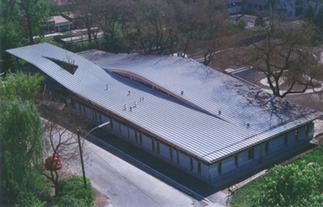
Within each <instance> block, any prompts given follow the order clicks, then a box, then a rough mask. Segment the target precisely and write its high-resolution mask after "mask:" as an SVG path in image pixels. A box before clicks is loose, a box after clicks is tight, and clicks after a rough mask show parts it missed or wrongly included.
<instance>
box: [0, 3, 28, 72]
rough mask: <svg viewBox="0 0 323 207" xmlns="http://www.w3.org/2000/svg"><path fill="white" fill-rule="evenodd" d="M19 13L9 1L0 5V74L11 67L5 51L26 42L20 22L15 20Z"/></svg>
mask: <svg viewBox="0 0 323 207" xmlns="http://www.w3.org/2000/svg"><path fill="white" fill-rule="evenodd" d="M18 14H19V12H18V10H17V9H16V6H15V4H14V2H13V1H11V0H2V1H1V3H0V73H1V71H6V70H7V69H8V68H10V67H11V61H10V60H11V56H10V55H9V54H8V53H6V49H9V48H14V47H18V46H20V45H22V44H24V43H25V42H26V41H25V39H24V38H23V37H24V33H23V30H22V29H21V21H20V19H19V18H17V16H18Z"/></svg>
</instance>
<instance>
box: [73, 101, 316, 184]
mask: <svg viewBox="0 0 323 207" xmlns="http://www.w3.org/2000/svg"><path fill="white" fill-rule="evenodd" d="M72 105H73V107H74V109H76V111H78V112H79V113H80V114H81V115H82V116H84V117H86V118H87V119H89V120H91V121H92V122H94V123H95V124H101V123H104V122H106V121H110V124H109V125H107V126H105V129H107V130H109V131H112V132H113V133H114V134H115V135H117V136H118V137H120V138H122V139H124V140H126V141H128V142H130V143H132V144H134V145H135V146H137V147H140V148H141V149H143V150H145V151H147V152H149V153H151V154H152V155H154V156H156V157H158V158H160V159H163V160H165V161H167V162H168V163H170V164H171V165H173V166H176V167H178V168H180V169H182V170H183V171H185V172H188V173H190V174H192V175H194V176H195V177H198V178H199V179H201V180H204V181H206V182H208V183H210V184H213V185H217V184H218V183H219V182H223V180H225V181H229V180H230V179H234V178H236V177H237V174H238V175H239V176H242V175H243V174H248V173H251V172H254V171H256V170H257V169H259V167H260V166H265V165H266V164H270V163H275V162H277V161H279V160H283V159H284V158H285V156H286V155H288V154H290V153H293V151H295V150H298V149H301V148H303V147H306V145H308V143H309V138H311V137H312V136H313V133H314V124H313V123H308V124H306V125H303V126H300V127H298V128H296V129H294V130H292V131H289V132H286V133H284V134H282V135H280V136H278V137H274V138H272V139H270V140H268V141H266V142H264V143H260V144H258V145H256V146H253V147H251V148H248V149H246V150H244V151H241V152H239V153H237V154H233V155H231V156H229V157H226V158H224V159H222V160H220V161H218V162H215V163H212V164H208V163H205V162H203V161H200V160H198V159H197V158H195V157H193V156H190V155H189V154H187V153H185V152H182V151H180V150H179V149H176V148H175V147H173V146H171V145H169V144H167V143H164V142H162V141H160V140H158V139H156V138H155V137H153V136H149V135H148V134H147V133H144V132H142V131H140V129H135V128H134V127H131V126H129V125H128V124H127V123H126V122H125V121H124V120H120V119H118V117H113V115H110V116H109V115H107V113H103V112H100V110H97V109H96V110H95V109H93V108H92V107H91V106H89V105H87V104H84V103H81V102H80V100H78V101H75V100H74V101H73V104H72ZM90 107H91V108H90ZM237 172H239V173H237ZM224 178H225V179H224Z"/></svg>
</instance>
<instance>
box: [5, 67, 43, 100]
mask: <svg viewBox="0 0 323 207" xmlns="http://www.w3.org/2000/svg"><path fill="white" fill-rule="evenodd" d="M42 79H43V78H42V77H41V76H40V75H37V74H35V75H28V74H24V73H21V72H18V73H11V72H10V73H8V74H7V75H6V77H5V79H4V80H2V81H1V80H0V97H2V98H6V99H15V98H17V97H18V98H19V99H21V100H29V101H35V98H36V96H37V94H38V92H39V90H40V83H41V81H42Z"/></svg>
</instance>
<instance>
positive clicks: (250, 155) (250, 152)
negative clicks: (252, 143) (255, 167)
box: [248, 148, 255, 160]
mask: <svg viewBox="0 0 323 207" xmlns="http://www.w3.org/2000/svg"><path fill="white" fill-rule="evenodd" d="M254 158H255V148H251V149H249V150H248V160H253V159H254Z"/></svg>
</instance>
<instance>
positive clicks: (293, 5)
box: [227, 0, 322, 19]
mask: <svg viewBox="0 0 323 207" xmlns="http://www.w3.org/2000/svg"><path fill="white" fill-rule="evenodd" d="M321 5H322V3H320V2H319V1H317V0H309V1H305V0H279V1H276V3H275V8H273V10H275V11H276V12H277V13H278V14H280V15H282V16H284V17H286V18H288V19H298V18H301V17H303V16H304V15H305V14H306V10H307V9H308V8H309V7H310V6H311V7H313V9H314V10H316V11H318V9H319V8H320V7H321ZM227 10H228V13H229V14H231V15H233V14H242V13H244V14H259V13H263V14H268V12H269V10H270V6H269V4H268V1H265V0H227Z"/></svg>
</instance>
